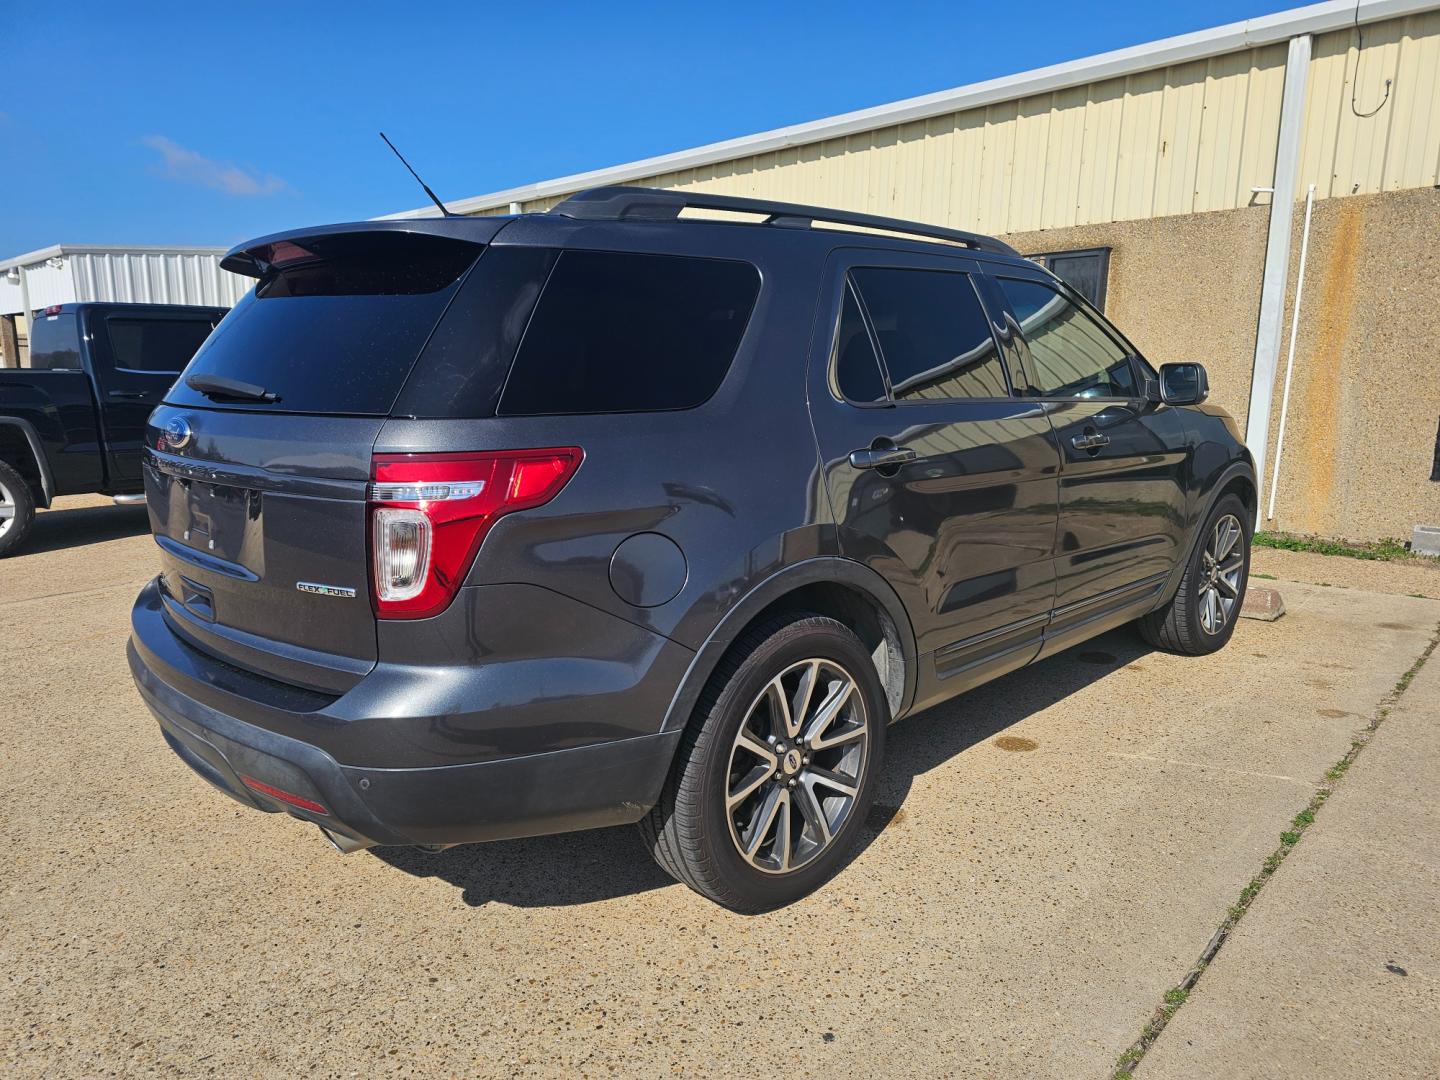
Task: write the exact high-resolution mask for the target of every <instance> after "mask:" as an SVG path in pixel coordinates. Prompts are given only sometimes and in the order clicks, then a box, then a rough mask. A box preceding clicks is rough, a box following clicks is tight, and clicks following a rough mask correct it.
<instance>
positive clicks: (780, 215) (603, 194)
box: [550, 185, 1019, 255]
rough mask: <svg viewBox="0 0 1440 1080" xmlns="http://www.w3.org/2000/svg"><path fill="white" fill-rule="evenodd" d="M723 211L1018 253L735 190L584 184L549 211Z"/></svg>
mask: <svg viewBox="0 0 1440 1080" xmlns="http://www.w3.org/2000/svg"><path fill="white" fill-rule="evenodd" d="M686 209H695V210H725V211H731V212H734V213H741V214H763V215H764V216H765V224H767V225H785V226H790V227H798V228H809V227H810V226H811V224H813V223H814V222H817V221H819V222H826V223H831V224H836V225H855V226H859V227H861V228H866V229H879V230H883V231H884V232H894V233H905V234H908V235H910V236H918V237H926V238H929V239H934V240H947V241H949V242H951V243H954V244H964V245H965V246H966V247H969V248H974V249H975V250H976V251H992V252H995V253H996V254H999V255H1018V254H1019V252H1017V251H1016V250H1015V249H1014V248H1012V247H1011V246H1010V245H1009V244H1007V243H1005V242H1004V241H1003V240H996V239H995V238H994V237H993V236H982V235H981V234H979V233H971V232H964V231H962V230H960V229H947V228H944V227H943V226H940V225H924V224H921V223H920V222H916V221H904V220H902V219H900V218H888V217H880V216H878V215H876V214H857V213H851V212H850V211H848V210H830V209H826V208H825V207H822V206H805V205H803V204H801V203H785V202H772V201H771V200H769V199H746V198H740V197H737V196H734V195H709V194H706V193H705V192H699V191H696V192H690V191H666V190H662V189H660V188H644V187H624V186H618V185H617V186H610V187H597V188H588V189H586V190H585V191H579V192H576V193H575V194H574V195H571V196H570V197H569V198H568V199H566V200H565V201H564V202H562V203H559V204H557V205H556V206H554V207H552V208H551V210H550V213H552V214H560V215H562V216H564V217H568V218H576V219H578V220H582V221H619V220H622V219H629V220H644V221H671V220H674V219H675V218H678V217H679V216H680V211H682V210H686Z"/></svg>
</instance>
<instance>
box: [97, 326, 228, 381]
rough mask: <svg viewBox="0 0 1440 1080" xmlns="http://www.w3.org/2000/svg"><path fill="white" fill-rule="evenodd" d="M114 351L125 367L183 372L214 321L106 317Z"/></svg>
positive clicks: (113, 354) (114, 356)
mask: <svg viewBox="0 0 1440 1080" xmlns="http://www.w3.org/2000/svg"><path fill="white" fill-rule="evenodd" d="M105 325H106V330H107V331H108V333H109V335H110V355H111V356H112V357H113V358H114V363H115V366H116V367H117V368H120V369H122V370H124V371H158V372H165V373H168V374H177V375H178V374H179V373H180V372H181V371H184V370H185V365H186V364H188V363H189V362H190V358H191V357H192V356H194V355H195V351H196V350H197V349H199V348H200V346H201V345H202V344H203V343H204V341H205V339H206V338H207V337H209V336H210V331H211V330H212V329H214V324H213V323H212V322H211V321H210V320H209V319H203V320H202V319H124V318H113V317H112V318H109V319H106V320H105Z"/></svg>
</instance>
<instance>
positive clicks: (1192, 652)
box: [1137, 495, 1251, 656]
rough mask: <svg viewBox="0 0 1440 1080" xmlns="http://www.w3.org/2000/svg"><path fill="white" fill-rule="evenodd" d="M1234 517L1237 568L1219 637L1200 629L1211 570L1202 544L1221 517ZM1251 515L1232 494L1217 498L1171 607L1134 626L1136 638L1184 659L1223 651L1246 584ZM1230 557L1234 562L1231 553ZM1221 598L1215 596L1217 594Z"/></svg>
mask: <svg viewBox="0 0 1440 1080" xmlns="http://www.w3.org/2000/svg"><path fill="white" fill-rule="evenodd" d="M1227 517H1228V518H1233V519H1234V520H1235V522H1236V523H1238V525H1239V527H1240V537H1239V541H1238V547H1239V554H1240V566H1239V571H1240V572H1239V578H1238V582H1237V584H1236V586H1235V592H1236V595H1235V596H1234V597H1233V600H1234V603H1233V605H1232V607H1231V609H1230V611H1229V612H1228V613H1227V615H1226V617H1225V619H1224V623H1223V625H1222V626H1220V627H1219V630H1218V632H1215V631H1212V630H1211V629H1209V628H1208V627H1207V626H1206V625H1205V618H1206V616H1204V613H1203V612H1202V610H1201V609H1202V607H1203V606H1204V604H1205V597H1204V590H1205V588H1206V585H1207V582H1208V581H1209V580H1211V569H1210V564H1209V561H1208V559H1207V545H1208V544H1209V543H1210V540H1211V537H1212V535H1213V534H1214V532H1215V529H1216V526H1217V525H1218V524H1219V523H1220V522H1221V521H1223V520H1225V519H1226V518H1227ZM1250 532H1251V526H1250V512H1249V511H1248V510H1247V509H1246V508H1245V504H1244V503H1243V502H1241V501H1240V498H1239V497H1238V496H1236V495H1225V496H1223V497H1221V498H1220V499H1217V500H1216V502H1215V505H1214V506H1213V507H1211V509H1210V513H1209V515H1208V516H1207V517H1206V518H1205V522H1204V524H1203V525H1202V526H1201V527H1200V532H1199V533H1198V534H1197V536H1196V538H1195V550H1194V551H1192V552H1191V553H1190V560H1189V562H1188V563H1187V564H1186V567H1185V576H1184V577H1182V578H1181V579H1180V587H1179V588H1178V589H1177V590H1175V595H1174V596H1173V597H1171V599H1170V602H1169V603H1168V604H1166V605H1165V606H1164V607H1162V608H1159V609H1158V610H1156V611H1152V612H1151V613H1150V614H1149V615H1146V616H1145V617H1144V618H1142V619H1141V620H1140V621H1139V623H1138V624H1137V625H1138V626H1139V630H1140V636H1141V637H1143V638H1144V639H1145V640H1146V641H1148V642H1149V643H1150V644H1151V645H1154V646H1155V647H1156V648H1158V649H1165V650H1166V651H1167V652H1173V653H1181V654H1182V655H1185V656H1204V655H1205V654H1207V653H1213V652H1216V651H1217V650H1219V649H1223V648H1224V647H1225V645H1226V643H1227V642H1229V640H1230V637H1231V635H1233V634H1234V633H1235V624H1236V622H1238V621H1239V619H1240V607H1241V605H1242V604H1244V602H1245V584H1246V580H1247V578H1248V577H1249V574H1250ZM1231 550H1232V556H1230V557H1233V549H1231ZM1217 595H1220V594H1217Z"/></svg>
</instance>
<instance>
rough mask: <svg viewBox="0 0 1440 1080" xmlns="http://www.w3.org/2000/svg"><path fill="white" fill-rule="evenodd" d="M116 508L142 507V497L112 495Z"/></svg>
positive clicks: (143, 502)
mask: <svg viewBox="0 0 1440 1080" xmlns="http://www.w3.org/2000/svg"><path fill="white" fill-rule="evenodd" d="M111 498H112V499H114V500H115V505H116V506H144V505H145V496H144V495H112V496H111Z"/></svg>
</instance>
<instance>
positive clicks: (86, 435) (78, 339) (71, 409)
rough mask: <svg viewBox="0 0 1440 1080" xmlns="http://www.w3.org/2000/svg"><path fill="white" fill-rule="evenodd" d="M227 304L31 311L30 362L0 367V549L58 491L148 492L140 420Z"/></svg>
mask: <svg viewBox="0 0 1440 1080" xmlns="http://www.w3.org/2000/svg"><path fill="white" fill-rule="evenodd" d="M225 310H226V309H224V308H208V307H188V306H181V305H178V304H61V305H59V306H57V307H50V308H46V309H44V310H43V311H41V312H38V313H37V314H36V316H35V318H34V319H33V320H32V323H31V327H30V367H28V368H9V369H0V557H3V556H5V555H10V554H12V553H13V552H15V551H16V550H18V549H19V548H20V546H21V545H22V544H23V543H24V542H25V538H26V535H27V534H28V533H29V531H30V526H31V523H32V522H33V521H34V520H35V509H36V507H48V506H49V505H50V503H51V500H53V499H54V498H55V497H56V496H57V495H81V494H86V493H88V492H99V493H101V494H104V495H113V496H114V497H115V501H116V502H131V501H134V502H140V501H142V500H143V499H144V497H145V496H144V494H143V492H144V483H143V481H142V480H141V475H140V450H141V443H142V441H143V439H144V436H145V420H146V418H147V417H148V416H149V415H150V412H151V410H152V409H154V408H155V406H156V405H158V404H160V401H161V399H162V398H163V397H164V396H165V391H166V390H168V389H169V388H170V384H171V383H173V382H174V381H175V378H176V376H177V375H179V373H180V371H181V369H183V368H184V367H185V365H186V364H187V363H189V361H190V358H191V357H192V356H194V355H195V350H196V349H198V348H199V347H200V345H201V343H202V342H203V341H204V340H205V338H206V337H207V336H209V334H210V331H211V330H213V329H214V328H215V325H216V323H218V322H219V321H220V320H221V319H222V318H224V316H225Z"/></svg>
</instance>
